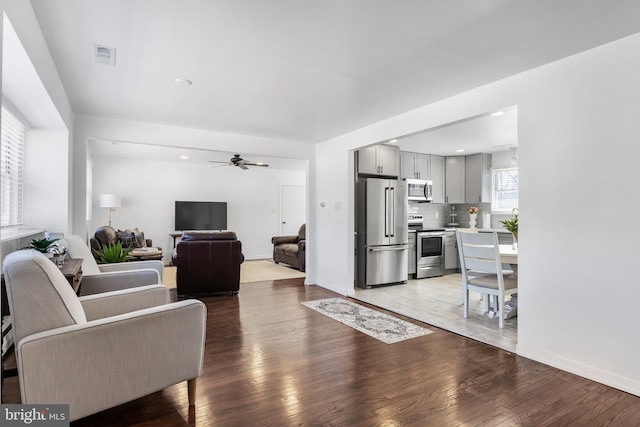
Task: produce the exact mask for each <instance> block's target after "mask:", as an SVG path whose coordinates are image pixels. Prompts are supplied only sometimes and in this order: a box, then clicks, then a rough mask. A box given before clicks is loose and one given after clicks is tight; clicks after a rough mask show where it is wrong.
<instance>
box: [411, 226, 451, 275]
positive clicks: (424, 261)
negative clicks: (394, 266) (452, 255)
mask: <svg viewBox="0 0 640 427" xmlns="http://www.w3.org/2000/svg"><path fill="white" fill-rule="evenodd" d="M416 243H417V245H416V258H417V259H416V278H417V279H424V278H425V277H435V276H442V275H443V274H444V256H443V250H444V233H433V232H431V233H418V236H417V242H416Z"/></svg>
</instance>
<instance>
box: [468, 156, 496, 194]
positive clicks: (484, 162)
mask: <svg viewBox="0 0 640 427" xmlns="http://www.w3.org/2000/svg"><path fill="white" fill-rule="evenodd" d="M465 182H466V184H465V201H466V202H467V203H491V155H490V154H484V153H479V154H474V155H471V156H467V157H466V161H465Z"/></svg>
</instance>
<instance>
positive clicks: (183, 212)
mask: <svg viewBox="0 0 640 427" xmlns="http://www.w3.org/2000/svg"><path fill="white" fill-rule="evenodd" d="M175 218H176V224H175V225H176V231H185V230H226V229H227V202H183V201H176V216H175Z"/></svg>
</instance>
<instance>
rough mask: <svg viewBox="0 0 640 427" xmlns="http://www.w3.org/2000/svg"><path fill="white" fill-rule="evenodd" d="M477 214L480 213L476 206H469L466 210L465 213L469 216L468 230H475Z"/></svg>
mask: <svg viewBox="0 0 640 427" xmlns="http://www.w3.org/2000/svg"><path fill="white" fill-rule="evenodd" d="M478 212H480V209H478V207H477V206H471V207H469V209H467V213H468V214H469V228H476V224H477V221H478Z"/></svg>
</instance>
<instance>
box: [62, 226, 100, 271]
mask: <svg viewBox="0 0 640 427" xmlns="http://www.w3.org/2000/svg"><path fill="white" fill-rule="evenodd" d="M64 239H65V240H66V241H67V250H68V251H69V256H70V257H71V258H82V260H83V261H82V274H84V275H85V276H92V275H94V274H100V273H101V271H100V268H99V267H98V263H97V262H96V259H95V258H94V257H93V254H92V253H91V249H89V246H87V244H86V243H85V241H84V240H83V239H82V237H80V236H77V235H75V234H70V235H68V236H65V238H64Z"/></svg>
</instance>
